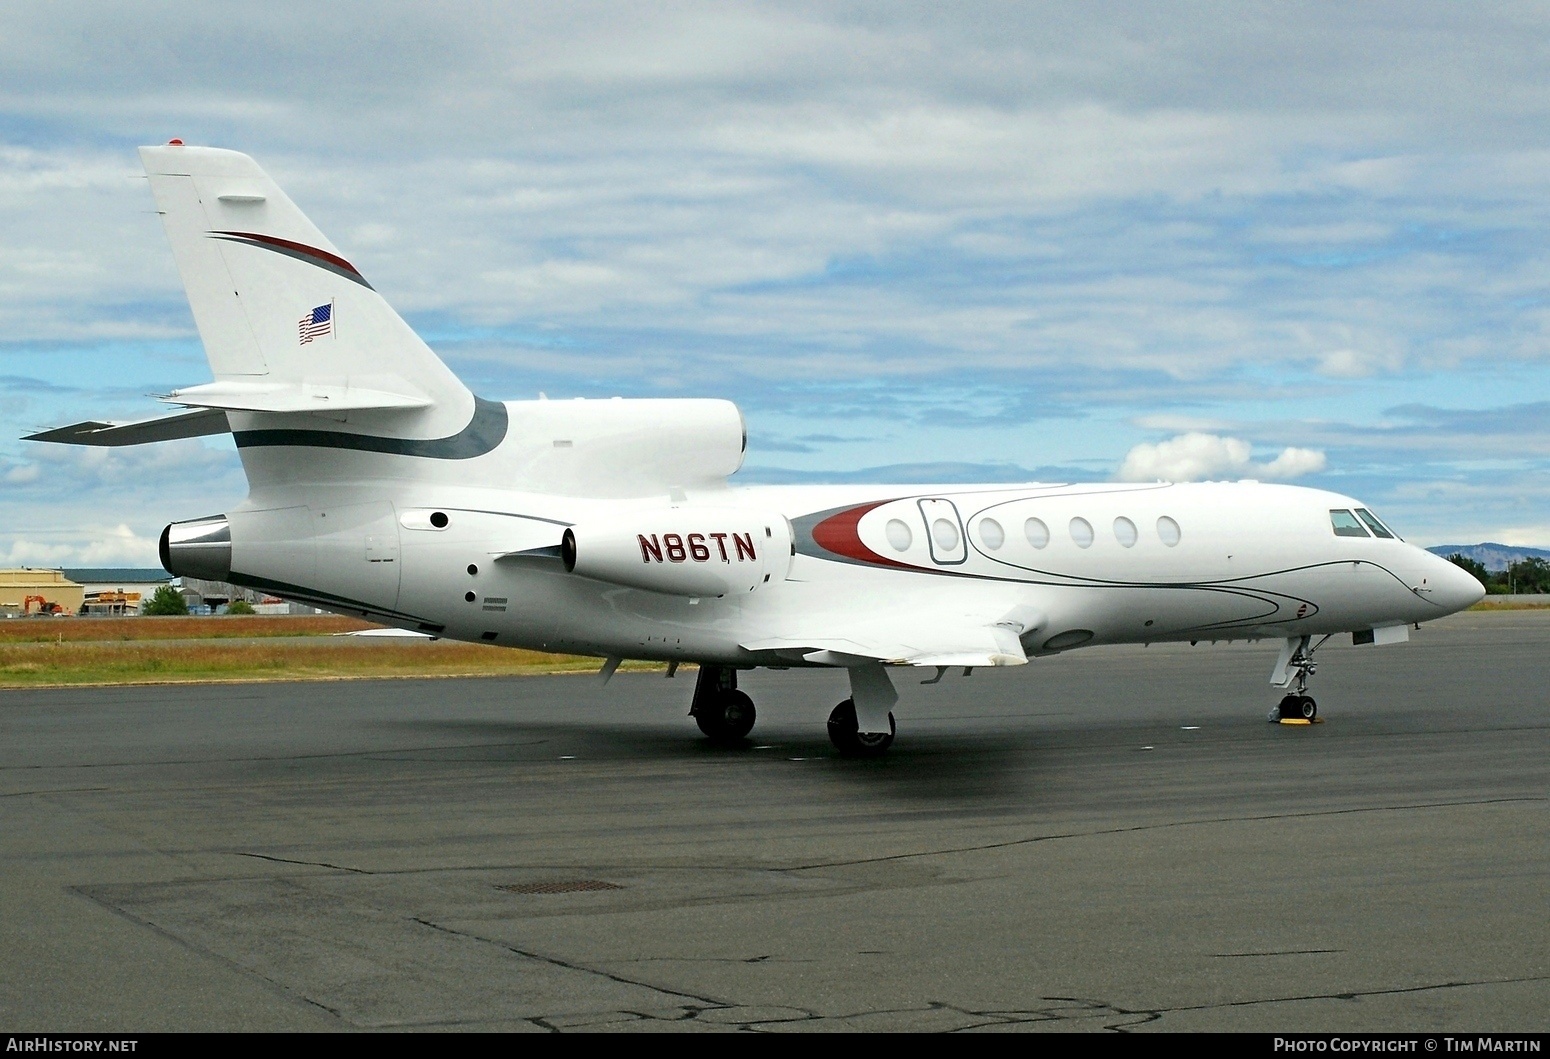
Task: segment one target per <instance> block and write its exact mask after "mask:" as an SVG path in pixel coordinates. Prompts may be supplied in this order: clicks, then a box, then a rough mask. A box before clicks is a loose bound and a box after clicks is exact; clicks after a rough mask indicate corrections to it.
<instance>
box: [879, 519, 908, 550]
mask: <svg viewBox="0 0 1550 1059" xmlns="http://www.w3.org/2000/svg"><path fill="white" fill-rule="evenodd" d="M883 532H884V533H885V534H887V536H888V543H889V544H891V545H893V550H894V551H896V552H907V551H909V550H910V545H911V544H913V543H914V542H915V535H914V534H913V533H911V532H910V527H909V524H908V523H906V522H904V521H902V520H900V519H896V518H891V519H889V520H888V525H887V526H885V527H883Z"/></svg>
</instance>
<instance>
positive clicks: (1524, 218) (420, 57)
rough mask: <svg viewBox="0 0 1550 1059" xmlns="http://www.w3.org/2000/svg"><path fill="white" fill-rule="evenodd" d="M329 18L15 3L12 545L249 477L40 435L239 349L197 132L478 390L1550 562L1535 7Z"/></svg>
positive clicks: (119, 413) (718, 9)
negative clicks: (717, 415) (140, 149)
mask: <svg viewBox="0 0 1550 1059" xmlns="http://www.w3.org/2000/svg"><path fill="white" fill-rule="evenodd" d="M318 11H319V9H317V8H316V7H315V6H314V5H301V4H295V5H288V4H285V3H278V4H274V5H269V6H267V7H266V9H265V15H264V18H263V19H261V20H258V19H254V18H253V17H252V14H253V9H252V8H251V6H249V5H244V6H237V5H234V4H222V3H200V4H192V3H172V2H169V3H161V4H154V3H151V4H137V5H133V6H132V7H125V8H122V9H114V8H110V7H105V6H103V5H96V4H71V3H55V4H48V5H8V8H7V15H6V24H7V32H6V34H5V35H4V36H3V37H0V63H3V65H4V76H3V78H0V85H3V86H4V87H0V226H3V227H0V231H4V232H5V238H4V241H3V243H0V245H3V253H0V325H3V330H0V335H3V336H4V337H3V338H0V565H8V564H10V563H28V564H36V565H41V564H46V563H61V564H65V565H75V564H79V565H89V564H96V565H109V564H118V563H147V564H148V563H151V562H153V561H154V539H155V537H156V535H157V533H159V531H160V527H161V526H162V524H164V523H165V522H166V521H168V520H169V519H173V518H187V517H192V516H196V515H201V514H207V513H212V512H215V511H219V510H222V509H223V508H225V507H229V506H231V505H232V504H235V503H236V502H238V501H239V500H240V499H241V497H242V495H243V492H244V486H243V482H242V478H241V474H240V471H239V469H238V467H237V464H236V460H235V457H234V455H233V454H232V450H231V448H230V444H229V442H225V441H214V440H208V441H190V442H183V443H177V444H171V445H165V446H154V447H142V448H136V449H123V450H113V451H102V450H79V449H64V448H50V447H44V446H37V445H24V444H22V443H20V442H19V441H16V440H14V439H15V438H17V437H18V436H19V435H21V434H22V433H25V432H27V431H29V430H31V429H34V428H37V427H44V426H51V425H57V424H59V423H62V422H69V421H74V420H77V419H83V418H88V417H94V418H139V417H143V416H146V415H153V414H156V413H157V411H158V409H159V406H157V405H155V404H154V402H151V401H149V400H148V399H147V398H146V396H145V395H147V394H149V393H154V392H165V391H166V390H169V389H171V388H173V387H175V386H178V385H186V384H189V383H194V382H200V381H204V380H205V379H207V378H208V377H209V376H208V368H207V367H206V365H205V362H204V358H203V355H202V352H201V350H200V348H199V345H198V340H197V338H196V337H195V336H194V332H193V325H192V321H191V319H190V317H189V314H188V310H187V306H186V303H185V302H184V300H183V296H182V291H181V287H180V286H179V283H178V280H177V276H176V272H175V270H174V268H173V264H172V259H171V255H170V253H169V252H168V250H167V247H166V242H165V238H164V236H163V235H162V233H161V230H160V226H159V223H158V220H157V218H156V217H155V216H154V214H153V213H152V212H151V208H152V204H151V200H150V195H149V192H148V191H147V189H146V187H145V184H144V181H143V179H140V174H139V170H138V167H137V161H136V158H135V155H134V147H135V146H136V145H138V144H141V143H156V142H162V141H165V140H166V139H168V138H170V137H172V136H179V137H181V138H183V139H184V140H186V141H188V142H191V143H209V144H215V145H219V146H226V147H233V148H236V149H239V150H243V151H247V152H248V153H250V154H253V155H254V156H255V157H257V158H258V159H259V161H260V162H261V163H262V164H264V165H265V166H266V167H267V168H268V169H269V170H270V171H271V173H273V174H274V175H275V176H276V177H277V178H279V179H280V180H281V182H282V183H283V184H284V185H285V186H286V188H287V190H288V191H289V192H290V194H291V196H292V197H293V198H294V199H295V200H296V201H297V202H298V203H299V204H300V205H301V206H302V208H303V209H305V210H307V211H308V212H309V213H310V214H311V215H312V217H313V219H314V220H316V221H317V222H318V223H319V225H320V226H321V227H322V228H323V229H324V230H325V231H326V232H328V233H329V235H330V237H331V238H332V239H333V241H334V242H335V243H336V244H338V245H339V247H340V248H341V249H342V250H343V251H344V252H345V253H346V255H347V256H349V257H350V258H351V260H352V261H354V262H355V263H356V264H357V265H358V266H359V267H360V268H361V269H362V270H363V271H364V272H365V273H366V274H367V276H368V277H370V279H371V280H372V282H373V284H374V285H375V286H376V287H377V288H378V289H379V290H381V291H382V292H383V293H384V294H385V295H386V296H387V297H388V298H389V300H390V301H392V302H393V303H394V304H395V305H396V306H397V307H398V308H399V309H400V311H402V312H403V313H404V315H405V316H406V317H407V318H408V319H409V320H410V322H411V323H412V324H414V325H415V326H416V327H417V328H418V329H419V330H420V331H421V333H422V334H423V335H425V337H426V338H427V340H428V341H429V342H430V343H431V345H432V346H433V347H434V348H436V349H437V350H438V352H440V353H441V354H442V355H443V356H444V357H445V358H446V359H447V360H448V362H449V363H450V364H451V365H452V366H453V368H454V369H455V370H456V371H458V372H459V373H460V374H461V375H462V376H463V377H464V378H465V379H466V380H468V381H469V382H470V384H471V385H473V386H474V388H475V389H476V390H477V391H478V392H480V393H481V394H483V395H485V396H490V397H502V398H523V397H531V396H533V395H535V394H536V393H537V392H538V391H540V390H543V391H546V392H547V393H548V394H549V395H550V396H572V395H583V396H594V395H595V396H610V395H614V394H623V395H629V396H672V395H683V396H725V397H729V398H732V399H733V400H736V401H737V402H738V403H739V404H740V406H741V407H742V408H743V409H744V411H745V413H746V415H747V417H748V421H749V426H750V431H751V441H752V444H751V451H750V456H749V459H748V463H747V466H746V468H745V470H744V472H742V474H741V475H740V478H745V479H747V480H749V481H793V480H813V481H818V480H825V481H833V480H863V479H869V478H870V479H874V480H876V479H883V480H903V479H921V478H926V479H936V480H944V479H946V480H963V481H973V480H1019V479H1027V478H1042V479H1055V480H1069V479H1072V478H1080V479H1098V480H1106V479H1111V478H1115V477H1119V476H1122V475H1123V476H1137V475H1149V476H1156V475H1158V474H1165V475H1169V476H1180V477H1185V476H1206V477H1218V478H1234V477H1264V478H1271V477H1279V478H1281V479H1283V480H1288V481H1297V482H1301V483H1306V484H1310V485H1318V486H1326V487H1330V488H1335V489H1339V490H1342V491H1346V492H1350V493H1354V494H1356V495H1358V496H1360V497H1362V498H1364V499H1366V500H1367V501H1368V502H1370V503H1371V504H1372V505H1373V506H1374V507H1375V508H1377V509H1378V510H1379V511H1380V513H1382V514H1383V515H1384V516H1385V518H1387V519H1388V520H1389V521H1390V522H1392V523H1394V524H1395V525H1396V526H1398V527H1399V528H1400V529H1401V531H1402V532H1404V533H1405V534H1406V535H1407V536H1408V537H1410V538H1411V539H1414V540H1416V541H1418V542H1420V543H1423V544H1432V543H1443V542H1450V543H1459V542H1473V541H1477V540H1486V539H1490V540H1499V541H1505V542H1508V543H1516V544H1527V545H1537V546H1542V547H1543V546H1550V476H1547V474H1546V471H1547V468H1550V121H1547V118H1550V80H1547V79H1546V78H1545V76H1544V73H1543V71H1544V70H1545V69H1546V68H1547V67H1550V54H1546V53H1547V52H1550V13H1547V11H1546V9H1545V8H1544V7H1543V6H1542V5H1534V4H1522V5H1515V4H1493V5H1490V6H1489V7H1482V6H1479V5H1470V6H1465V5H1457V4H1451V3H1444V4H1426V3H1421V4H1416V3H1405V4H1385V3H1369V4H1364V5H1349V9H1346V8H1345V7H1336V6H1330V5H1317V6H1304V5H1300V4H1284V3H1275V4H1252V3H1230V4H1222V5H1213V4H1209V3H1192V4H1184V5H1169V4H1155V3H1142V4H1125V3H1112V4H1086V5H1071V4H1052V5H1040V4H1017V5H1008V4H987V5H975V4H961V5H957V4H955V5H950V6H949V7H945V8H943V7H941V6H940V5H911V4H908V3H888V4H857V5H846V4H737V3H725V2H722V3H713V4H652V5H638V4H578V3H566V4H512V5H487V4H467V5H461V4H456V3H452V4H440V5H437V6H436V8H435V10H434V11H431V10H429V9H424V8H421V7H419V6H415V5H394V4H386V5H384V4H380V3H372V4H350V3H341V4H332V5H329V6H328V8H327V9H326V13H325V14H323V15H319V13H318ZM320 19H321V21H320ZM260 23H261V24H260ZM8 438H9V439H13V440H5V439H8Z"/></svg>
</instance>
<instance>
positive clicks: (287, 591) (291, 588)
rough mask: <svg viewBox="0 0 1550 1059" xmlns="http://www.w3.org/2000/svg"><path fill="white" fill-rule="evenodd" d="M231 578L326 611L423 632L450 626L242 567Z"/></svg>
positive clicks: (236, 582) (232, 573)
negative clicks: (374, 619)
mask: <svg viewBox="0 0 1550 1059" xmlns="http://www.w3.org/2000/svg"><path fill="white" fill-rule="evenodd" d="M228 579H229V581H230V583H231V584H234V585H241V586H242V587H244V588H260V589H263V590H264V591H265V592H269V593H271V594H273V595H276V596H280V597H281V598H283V599H290V600H295V601H296V602H297V603H306V604H308V605H310V606H314V607H322V608H323V609H324V610H332V611H341V610H343V611H349V612H350V613H352V614H359V615H361V616H362V617H366V618H379V619H386V620H387V621H388V622H389V623H390V624H395V625H401V624H408V623H410V622H413V623H414V624H415V625H416V626H418V627H419V630H420V631H421V632H428V633H440V632H441V631H442V630H443V629H445V628H446V626H445V625H442V624H440V623H439V622H434V621H426V620H425V619H424V618H421V617H418V616H417V615H414V614H405V613H403V612H402V611H397V610H388V609H387V608H385V607H374V606H372V605H371V604H370V603H363V602H361V601H360V600H358V599H350V598H349V597H348V596H336V595H334V594H333V593H332V592H320V591H319V590H317V589H315V588H304V587H302V586H301V585H293V584H291V583H290V582H288V581H275V580H272V579H270V578H267V577H256V576H254V575H253V574H244V573H242V572H241V571H239V570H233V571H232V572H231V573H230V575H228Z"/></svg>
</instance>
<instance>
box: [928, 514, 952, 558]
mask: <svg viewBox="0 0 1550 1059" xmlns="http://www.w3.org/2000/svg"><path fill="white" fill-rule="evenodd" d="M931 536H933V537H935V538H936V546H937V547H938V548H940V549H942V550H943V551H944V552H950V551H952V550H953V549H955V548H957V547H958V527H957V526H954V525H953V524H952V523H951V522H949V521H948V520H947V519H945V518H939V519H937V520H936V521H935V522H933V523H931Z"/></svg>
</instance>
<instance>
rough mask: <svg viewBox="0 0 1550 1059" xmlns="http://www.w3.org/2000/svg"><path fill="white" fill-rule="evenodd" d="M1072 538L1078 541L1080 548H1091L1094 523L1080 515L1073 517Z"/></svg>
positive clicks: (1077, 544)
mask: <svg viewBox="0 0 1550 1059" xmlns="http://www.w3.org/2000/svg"><path fill="white" fill-rule="evenodd" d="M1071 539H1072V540H1073V541H1075V542H1076V546H1077V547H1078V548H1091V547H1092V546H1093V524H1092V523H1091V522H1088V521H1087V520H1086V519H1085V518H1082V517H1081V516H1080V515H1078V516H1077V517H1076V518H1074V519H1072V520H1071Z"/></svg>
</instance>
